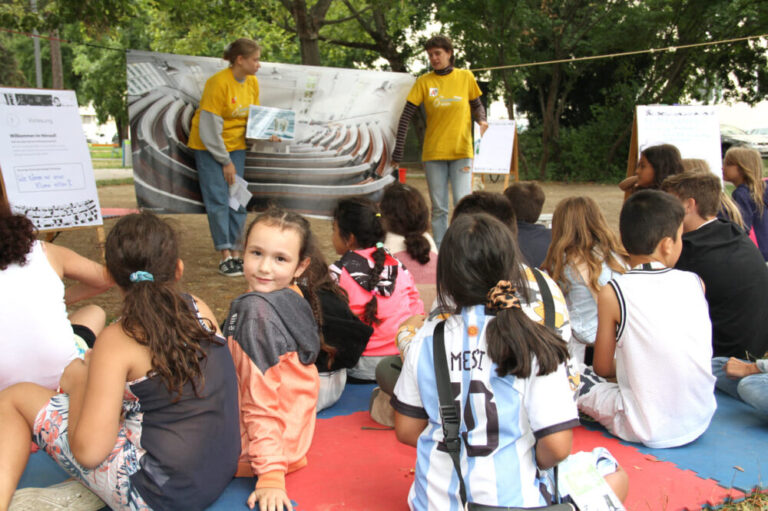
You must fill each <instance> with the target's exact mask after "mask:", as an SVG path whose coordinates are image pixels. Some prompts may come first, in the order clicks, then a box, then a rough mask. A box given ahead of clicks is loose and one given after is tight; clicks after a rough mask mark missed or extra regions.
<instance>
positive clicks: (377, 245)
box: [376, 241, 384, 248]
mask: <svg viewBox="0 0 768 511" xmlns="http://www.w3.org/2000/svg"><path fill="white" fill-rule="evenodd" d="M376 248H384V243H382V242H380V241H379V242H377V243H376Z"/></svg>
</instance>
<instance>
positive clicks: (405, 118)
mask: <svg viewBox="0 0 768 511" xmlns="http://www.w3.org/2000/svg"><path fill="white" fill-rule="evenodd" d="M416 108H418V107H417V106H416V105H414V104H413V103H411V102H410V101H406V102H405V107H404V108H403V113H402V114H400V122H399V123H398V124H397V137H396V138H395V150H394V151H392V160H393V161H396V162H401V161H403V150H404V148H405V135H406V134H407V133H408V124H409V123H410V122H411V118H412V117H413V114H415V113H416Z"/></svg>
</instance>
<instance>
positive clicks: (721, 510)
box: [703, 488, 768, 511]
mask: <svg viewBox="0 0 768 511" xmlns="http://www.w3.org/2000/svg"><path fill="white" fill-rule="evenodd" d="M703 509H706V510H717V511H765V510H768V493H766V490H762V491H761V490H760V489H759V488H755V489H753V490H752V491H751V492H750V493H749V494H748V495H747V496H746V498H744V499H742V500H739V501H736V502H728V501H726V502H725V503H723V504H721V505H720V506H717V507H711V506H705V507H704V508H703Z"/></svg>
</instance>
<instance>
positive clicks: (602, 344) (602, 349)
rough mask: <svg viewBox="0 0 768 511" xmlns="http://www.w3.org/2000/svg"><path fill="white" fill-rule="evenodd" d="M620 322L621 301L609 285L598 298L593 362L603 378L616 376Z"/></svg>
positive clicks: (601, 291) (596, 370)
mask: <svg viewBox="0 0 768 511" xmlns="http://www.w3.org/2000/svg"><path fill="white" fill-rule="evenodd" d="M620 321H621V310H620V308H619V299H618V298H617V297H616V292H615V291H614V289H613V287H612V286H610V285H607V286H605V287H603V289H601V290H600V294H599V295H598V297H597V336H596V337H595V354H594V358H593V360H592V364H593V368H594V370H595V372H596V373H597V374H598V375H600V376H602V377H603V378H613V377H615V376H616V361H615V360H614V354H615V353H616V326H617V325H618V324H619V322H620Z"/></svg>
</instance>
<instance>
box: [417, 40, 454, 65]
mask: <svg viewBox="0 0 768 511" xmlns="http://www.w3.org/2000/svg"><path fill="white" fill-rule="evenodd" d="M432 48H442V49H443V50H445V51H446V52H447V53H450V54H451V65H453V64H454V62H455V61H456V53H455V52H454V51H453V42H451V38H450V37H448V36H444V35H440V34H439V35H433V36H432V37H430V38H429V39H427V42H426V43H424V49H425V50H431V49H432Z"/></svg>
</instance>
